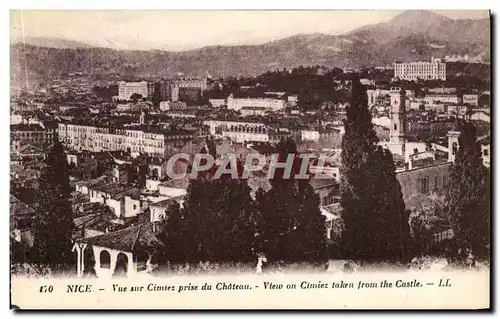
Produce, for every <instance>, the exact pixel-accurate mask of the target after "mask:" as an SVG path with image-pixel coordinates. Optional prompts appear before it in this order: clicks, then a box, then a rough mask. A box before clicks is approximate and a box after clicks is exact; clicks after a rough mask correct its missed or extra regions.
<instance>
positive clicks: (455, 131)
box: [446, 118, 460, 163]
mask: <svg viewBox="0 0 500 319" xmlns="http://www.w3.org/2000/svg"><path fill="white" fill-rule="evenodd" d="M446 135H447V136H448V162H451V163H455V158H456V157H457V153H458V150H459V148H460V145H459V143H458V138H459V137H460V123H459V121H458V118H457V120H456V121H455V124H454V125H453V128H452V129H451V131H448V134H446Z"/></svg>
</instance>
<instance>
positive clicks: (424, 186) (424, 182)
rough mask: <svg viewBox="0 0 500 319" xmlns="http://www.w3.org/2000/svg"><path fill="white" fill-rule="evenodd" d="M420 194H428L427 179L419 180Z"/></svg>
mask: <svg viewBox="0 0 500 319" xmlns="http://www.w3.org/2000/svg"><path fill="white" fill-rule="evenodd" d="M420 192H421V193H428V192H429V178H428V177H424V178H423V179H421V180H420Z"/></svg>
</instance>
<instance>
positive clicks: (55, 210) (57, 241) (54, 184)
mask: <svg viewBox="0 0 500 319" xmlns="http://www.w3.org/2000/svg"><path fill="white" fill-rule="evenodd" d="M45 165H46V166H45V168H44V169H43V171H42V173H41V176H40V180H39V188H38V194H37V202H38V207H37V209H36V211H37V218H36V219H35V222H34V233H35V241H34V248H35V249H34V251H35V254H36V256H35V260H36V261H37V262H39V263H43V264H51V265H55V264H62V263H68V262H70V261H71V260H72V252H71V246H72V242H71V237H72V233H73V228H74V224H73V219H72V208H71V203H70V195H71V189H70V185H69V168H68V162H67V161H66V157H65V156H64V152H63V147H62V144H61V143H60V142H56V143H55V144H54V146H53V148H52V149H51V151H50V153H49V155H48V157H47V159H46V161H45Z"/></svg>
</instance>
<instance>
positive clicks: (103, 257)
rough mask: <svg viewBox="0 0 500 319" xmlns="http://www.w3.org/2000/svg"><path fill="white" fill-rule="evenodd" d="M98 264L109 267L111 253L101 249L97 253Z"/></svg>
mask: <svg viewBox="0 0 500 319" xmlns="http://www.w3.org/2000/svg"><path fill="white" fill-rule="evenodd" d="M99 266H100V267H101V268H105V269H110V268H111V255H110V254H109V252H108V251H107V250H101V252H100V253H99Z"/></svg>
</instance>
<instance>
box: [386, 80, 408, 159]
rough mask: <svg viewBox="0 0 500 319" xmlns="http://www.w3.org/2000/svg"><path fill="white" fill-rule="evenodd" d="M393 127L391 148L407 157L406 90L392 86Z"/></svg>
mask: <svg viewBox="0 0 500 319" xmlns="http://www.w3.org/2000/svg"><path fill="white" fill-rule="evenodd" d="M389 95H390V97H391V128H390V135H389V150H390V151H391V152H392V153H393V154H399V155H401V156H403V158H405V160H406V157H405V152H406V150H405V147H406V105H405V101H406V99H405V90H404V89H402V88H391V92H390V94H389Z"/></svg>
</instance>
